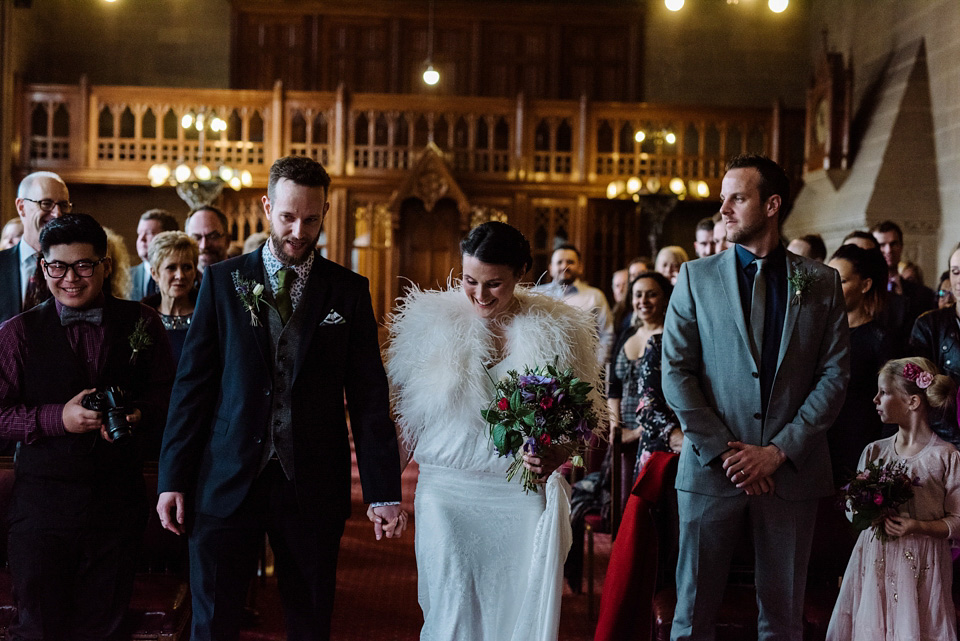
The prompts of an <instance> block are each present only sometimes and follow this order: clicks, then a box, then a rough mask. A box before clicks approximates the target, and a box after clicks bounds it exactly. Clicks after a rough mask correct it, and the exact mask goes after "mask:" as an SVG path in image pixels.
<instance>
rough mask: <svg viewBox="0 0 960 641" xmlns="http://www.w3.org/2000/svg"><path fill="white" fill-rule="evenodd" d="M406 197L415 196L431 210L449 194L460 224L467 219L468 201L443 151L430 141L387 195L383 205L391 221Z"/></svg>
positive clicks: (463, 223) (465, 223) (398, 213)
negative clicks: (407, 173) (404, 177)
mask: <svg viewBox="0 0 960 641" xmlns="http://www.w3.org/2000/svg"><path fill="white" fill-rule="evenodd" d="M408 198H419V199H420V200H422V201H423V206H424V208H425V209H426V210H427V211H431V210H432V209H433V208H434V206H435V205H436V204H437V201H438V200H440V199H442V198H449V199H450V200H452V201H454V202H455V203H456V204H457V211H459V212H460V223H461V228H465V227H466V225H467V224H468V223H469V220H470V202H469V201H468V200H467V197H466V195H465V194H464V193H463V190H462V189H460V185H458V184H457V181H456V179H455V178H454V177H453V174H452V173H450V167H449V166H448V165H447V161H446V160H445V159H444V157H443V151H441V149H440V148H439V147H437V145H436V144H434V143H433V142H428V143H427V146H426V147H424V148H423V151H422V152H421V153H420V158H419V159H418V160H417V164H416V165H415V166H414V167H413V169H412V170H411V171H410V174H409V175H408V176H407V179H406V180H405V181H404V182H403V184H402V185H401V186H400V188H399V189H398V190H397V191H395V192H393V194H392V195H391V196H390V202H389V203H388V204H387V207H389V209H390V213H391V215H392V216H393V220H394V223H395V224H398V223H399V215H400V206H401V205H402V204H403V201H405V200H406V199H408Z"/></svg>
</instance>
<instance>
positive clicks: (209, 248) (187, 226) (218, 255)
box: [183, 205, 230, 274]
mask: <svg viewBox="0 0 960 641" xmlns="http://www.w3.org/2000/svg"><path fill="white" fill-rule="evenodd" d="M183 231H185V232H186V233H187V234H188V235H189V236H191V237H192V238H193V239H194V240H195V241H197V246H198V247H199V248H200V257H199V259H198V261H197V267H199V268H200V272H201V274H202V273H203V271H204V270H206V268H207V267H209V266H210V265H216V264H217V263H219V262H220V261H223V260H226V259H227V249H228V248H229V247H230V225H229V222H228V221H227V217H226V215H225V214H224V213H223V212H222V211H220V210H219V209H217V208H216V207H214V206H213V205H204V206H203V207H197V208H196V209H194V210H193V211H191V212H190V215H189V216H187V222H186V223H184V225H183Z"/></svg>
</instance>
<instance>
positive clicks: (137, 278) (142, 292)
mask: <svg viewBox="0 0 960 641" xmlns="http://www.w3.org/2000/svg"><path fill="white" fill-rule="evenodd" d="M129 271H130V281H131V283H132V285H133V286H132V287H131V289H130V300H143V299H144V298H145V297H146V296H147V291H146V288H145V287H144V286H143V276H144V273H145V272H146V271H147V268H146V265H145V264H144V263H140V264H139V265H137V266H136V267H131V268H130V270H129Z"/></svg>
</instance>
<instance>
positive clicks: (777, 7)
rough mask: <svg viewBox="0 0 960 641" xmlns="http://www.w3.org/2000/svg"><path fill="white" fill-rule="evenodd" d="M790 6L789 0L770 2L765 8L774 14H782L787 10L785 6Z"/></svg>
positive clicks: (772, 0) (771, 0) (773, 0)
mask: <svg viewBox="0 0 960 641" xmlns="http://www.w3.org/2000/svg"><path fill="white" fill-rule="evenodd" d="M788 4H790V0H770V1H769V2H767V6H768V7H770V11H773V12H774V13H783V12H784V11H786V9H787V5H788Z"/></svg>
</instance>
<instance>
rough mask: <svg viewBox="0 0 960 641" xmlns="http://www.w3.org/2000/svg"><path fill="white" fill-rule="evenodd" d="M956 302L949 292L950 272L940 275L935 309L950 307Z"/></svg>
mask: <svg viewBox="0 0 960 641" xmlns="http://www.w3.org/2000/svg"><path fill="white" fill-rule="evenodd" d="M956 302H957V299H956V297H954V295H953V292H952V291H951V290H950V270H949V269H948V270H947V271H945V272H943V273H942V274H940V285H939V286H938V287H937V309H943V308H944V307H950V306H951V305H953V304H954V303H956Z"/></svg>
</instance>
